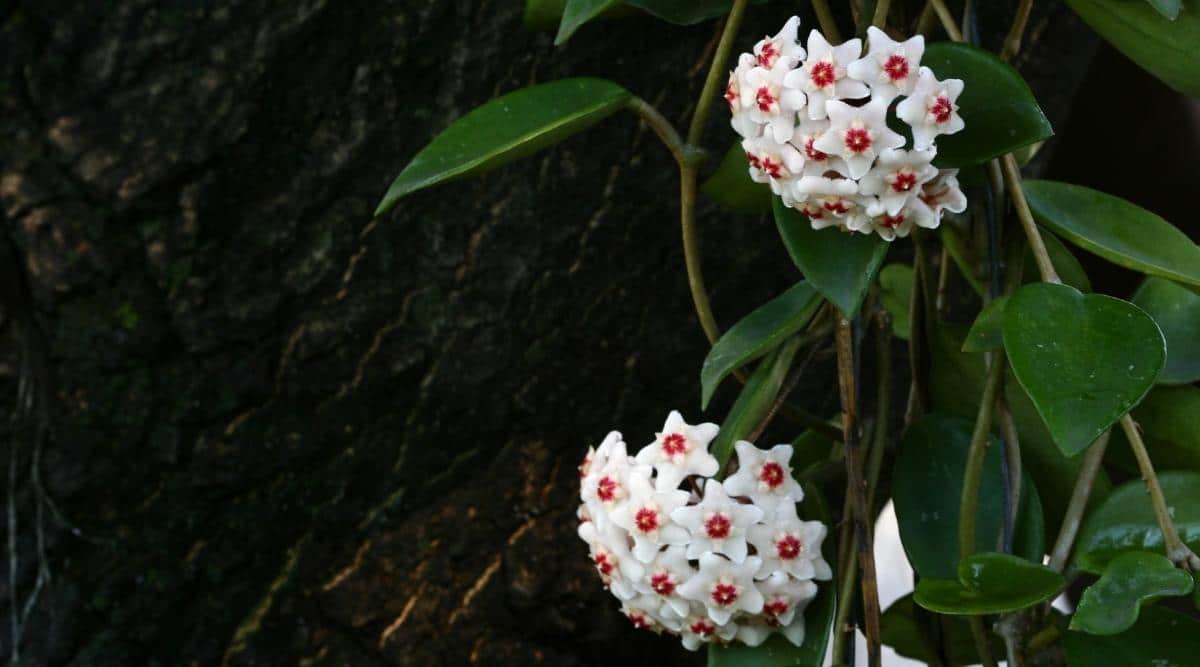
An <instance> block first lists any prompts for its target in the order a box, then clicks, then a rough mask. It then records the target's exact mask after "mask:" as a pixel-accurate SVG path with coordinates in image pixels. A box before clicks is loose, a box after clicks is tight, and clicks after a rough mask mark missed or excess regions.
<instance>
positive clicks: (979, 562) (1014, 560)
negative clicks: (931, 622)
mask: <svg viewBox="0 0 1200 667" xmlns="http://www.w3.org/2000/svg"><path fill="white" fill-rule="evenodd" d="M1063 583H1064V582H1063V578H1062V575H1060V574H1059V573H1057V572H1055V571H1054V570H1051V569H1050V568H1048V567H1046V566H1045V565H1040V564H1038V563H1031V562H1029V561H1027V560H1025V559H1024V558H1020V557H1019V556H1012V555H1009V554H999V553H980V554H975V555H973V556H970V557H968V558H966V559H964V560H963V561H962V562H960V563H959V564H958V579H922V580H921V581H920V582H919V583H918V584H917V590H916V592H915V593H913V600H915V601H916V603H917V604H919V605H921V606H922V607H924V608H926V609H928V610H929V611H935V612H937V613H939V614H951V615H956V616H959V615H981V614H1003V613H1006V612H1010V611H1017V610H1019V609H1024V608H1026V607H1028V606H1030V605H1035V604H1037V603H1039V602H1045V601H1046V600H1049V599H1051V598H1053V597H1054V596H1055V595H1058V591H1059V590H1061V589H1062V587H1063Z"/></svg>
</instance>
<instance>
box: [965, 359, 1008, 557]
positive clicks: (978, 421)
mask: <svg viewBox="0 0 1200 667" xmlns="http://www.w3.org/2000/svg"><path fill="white" fill-rule="evenodd" d="M991 356H992V360H991V361H992V363H991V365H990V366H988V374H987V378H986V379H985V380H984V384H983V398H982V399H981V400H980V403H979V412H978V414H977V415H976V417H975V429H974V431H972V433H971V446H970V449H969V450H968V452H967V465H966V470H964V471H963V488H962V498H961V501H960V502H959V514H958V553H959V556H960V557H961V558H966V557H967V556H970V555H971V554H973V553H975V513H976V511H977V510H978V508H979V487H980V484H981V483H982V480H983V462H984V460H985V458H986V456H987V449H988V446H989V445H990V444H991V433H992V415H993V414H994V412H993V411H994V409H995V406H996V396H997V395H998V394H999V390H1000V386H1001V381H1002V380H1003V379H1004V363H1005V361H1004V352H1002V351H997V352H993V353H992V355H991Z"/></svg>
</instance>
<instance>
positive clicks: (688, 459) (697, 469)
mask: <svg viewBox="0 0 1200 667" xmlns="http://www.w3.org/2000/svg"><path fill="white" fill-rule="evenodd" d="M718 431H720V427H718V426H717V425H716V424H707V423H706V424H696V425H694V426H693V425H689V424H688V423H687V422H685V421H683V416H682V415H680V414H679V412H678V411H676V410H672V411H671V414H670V415H668V416H667V421H666V423H664V424H663V429H662V432H660V433H658V434H656V436H657V437H655V439H654V442H652V443H650V444H649V445H646V446H645V447H643V448H642V451H640V452H638V454H637V462H638V463H640V464H643V465H652V466H654V468H655V470H657V471H658V478H657V480H656V485H657V486H658V488H659V489H661V490H664V491H666V490H669V489H674V488H676V487H678V486H679V483H680V482H682V481H683V479H684V478H685V477H687V476H688V475H700V476H702V477H711V476H713V475H715V474H717V470H719V469H720V465H718V464H717V459H716V458H715V457H713V455H712V454H709V453H708V444H709V443H710V442H712V439H713V438H715V437H717V432H718Z"/></svg>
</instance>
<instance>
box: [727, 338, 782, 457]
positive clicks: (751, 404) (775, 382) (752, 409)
mask: <svg viewBox="0 0 1200 667" xmlns="http://www.w3.org/2000/svg"><path fill="white" fill-rule="evenodd" d="M799 348H800V339H798V338H793V339H791V340H789V341H788V342H786V343H784V344H783V345H781V346H780V347H779V348H777V349H776V350H775V351H774V352H772V353H771V354H769V355H768V356H767V357H766V358H764V359H763V360H762V362H761V363H759V365H758V368H756V369H754V374H753V375H751V376H750V379H749V380H748V381H746V386H744V387H742V393H741V394H738V397H737V400H736V401H734V403H733V407H731V408H729V414H728V415H726V416H725V421H724V422H722V423H721V431H720V433H718V434H717V437H716V438H715V439H714V440H713V443H712V454H713V456H715V457H717V462H718V463H720V464H721V465H722V466H724V465H725V462H726V461H728V460H729V455H730V454H732V453H733V443H735V442H737V441H738V440H743V439H745V437H746V436H747V435H749V434H750V432H751V431H753V430H754V428H755V427H756V426H758V424H759V422H761V421H762V420H763V418H764V417H766V416H767V412H769V411H770V409H771V406H772V405H773V404H774V403H775V397H776V396H778V395H779V388H780V386H781V385H783V379H784V377H785V376H786V375H787V372H788V368H789V367H790V366H791V365H792V359H793V358H794V357H795V356H796V350H798V349H799Z"/></svg>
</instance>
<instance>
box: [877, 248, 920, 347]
mask: <svg viewBox="0 0 1200 667" xmlns="http://www.w3.org/2000/svg"><path fill="white" fill-rule="evenodd" d="M912 282H913V268H912V267H911V266H909V265H907V264H888V265H887V266H885V267H883V269H882V270H880V272H879V302H880V304H881V305H882V306H883V308H884V310H886V311H888V313H890V314H891V316H892V332H893V333H894V334H896V337H897V338H903V339H904V340H908V336H909V331H910V329H909V327H910V323H909V321H908V311H909V307H910V306H911V304H912Z"/></svg>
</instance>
